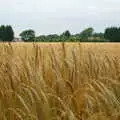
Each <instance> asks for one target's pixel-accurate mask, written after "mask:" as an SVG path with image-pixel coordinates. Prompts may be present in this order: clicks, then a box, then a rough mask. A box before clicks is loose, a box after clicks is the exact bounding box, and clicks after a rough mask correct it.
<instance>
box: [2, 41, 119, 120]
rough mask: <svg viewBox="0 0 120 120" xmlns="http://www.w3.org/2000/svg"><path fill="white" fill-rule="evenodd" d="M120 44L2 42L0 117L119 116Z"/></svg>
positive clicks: (75, 119)
mask: <svg viewBox="0 0 120 120" xmlns="http://www.w3.org/2000/svg"><path fill="white" fill-rule="evenodd" d="M119 52H120V44H115V43H105V44H104V43H1V44H0V120H120V54H119Z"/></svg>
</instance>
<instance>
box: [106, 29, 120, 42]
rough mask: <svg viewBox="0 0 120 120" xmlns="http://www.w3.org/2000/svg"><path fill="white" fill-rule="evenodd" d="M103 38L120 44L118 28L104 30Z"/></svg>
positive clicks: (119, 30)
mask: <svg viewBox="0 0 120 120" xmlns="http://www.w3.org/2000/svg"><path fill="white" fill-rule="evenodd" d="M104 37H105V39H108V40H110V41H111V42H120V28H117V27H110V28H106V29H105V33H104Z"/></svg>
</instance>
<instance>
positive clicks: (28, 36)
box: [20, 29, 35, 42]
mask: <svg viewBox="0 0 120 120" xmlns="http://www.w3.org/2000/svg"><path fill="white" fill-rule="evenodd" d="M20 37H21V39H22V40H24V41H25V42H32V41H34V40H35V31H34V30H31V29H29V30H25V31H23V32H22V33H20Z"/></svg>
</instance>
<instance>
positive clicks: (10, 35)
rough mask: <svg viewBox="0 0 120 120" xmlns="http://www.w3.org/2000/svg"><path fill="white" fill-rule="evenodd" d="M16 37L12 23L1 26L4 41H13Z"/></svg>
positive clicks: (0, 35)
mask: <svg viewBox="0 0 120 120" xmlns="http://www.w3.org/2000/svg"><path fill="white" fill-rule="evenodd" d="M13 39H14V31H13V29H12V27H11V26H10V25H7V26H5V25H1V26H0V40H2V41H12V40H13Z"/></svg>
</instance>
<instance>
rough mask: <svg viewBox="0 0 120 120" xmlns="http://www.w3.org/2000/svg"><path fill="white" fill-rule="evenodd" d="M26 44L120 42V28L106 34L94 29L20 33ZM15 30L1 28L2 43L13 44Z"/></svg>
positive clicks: (111, 28) (3, 26)
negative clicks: (49, 32)
mask: <svg viewBox="0 0 120 120" xmlns="http://www.w3.org/2000/svg"><path fill="white" fill-rule="evenodd" d="M19 36H20V38H21V40H22V41H24V42H79V41H81V42H120V27H108V28H106V29H105V31H104V33H97V32H94V29H93V28H92V27H89V28H86V29H84V30H83V31H81V32H80V33H78V34H71V33H70V31H69V30H66V31H65V32H63V33H62V34H60V35H58V34H50V35H40V36H36V35H35V31H34V30H32V29H28V30H24V31H22V32H21V33H20V35H19ZM14 38H15V37H14V30H13V28H12V26H10V25H6V26H5V25H1V26H0V41H3V42H11V41H13V40H14Z"/></svg>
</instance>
